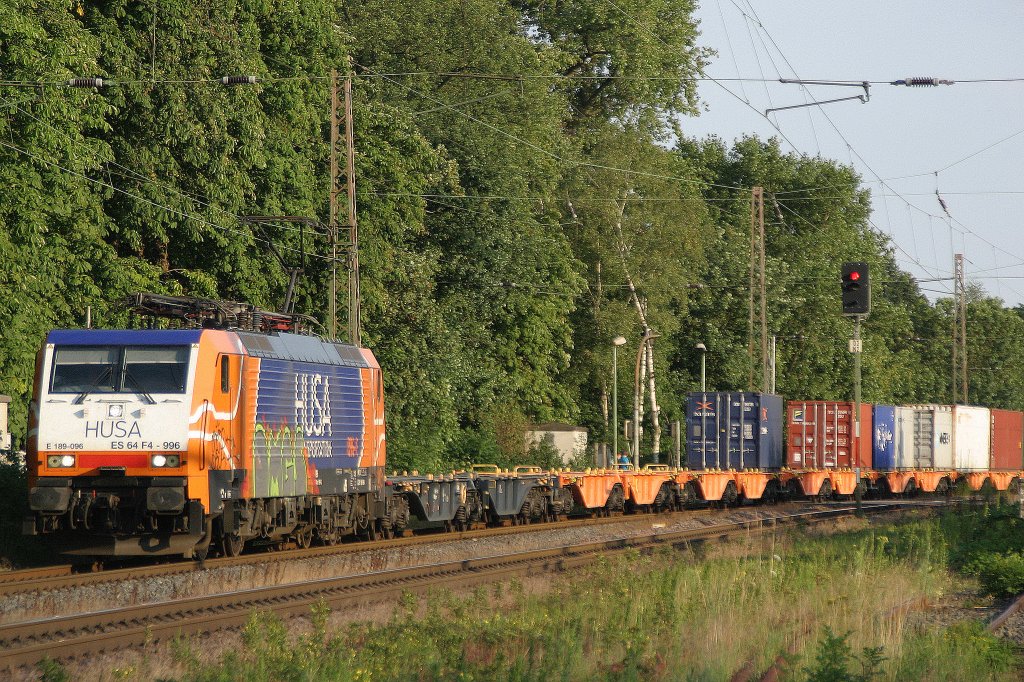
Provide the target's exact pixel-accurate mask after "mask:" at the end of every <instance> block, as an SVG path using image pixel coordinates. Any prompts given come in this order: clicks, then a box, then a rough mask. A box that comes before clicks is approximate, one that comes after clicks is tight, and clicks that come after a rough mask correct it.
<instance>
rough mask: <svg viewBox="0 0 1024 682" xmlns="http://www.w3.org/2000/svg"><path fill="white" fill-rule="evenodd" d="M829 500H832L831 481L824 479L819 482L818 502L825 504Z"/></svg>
mask: <svg viewBox="0 0 1024 682" xmlns="http://www.w3.org/2000/svg"><path fill="white" fill-rule="evenodd" d="M830 499H832V480H831V479H828V478H826V479H825V480H824V481H822V482H821V488H819V489H818V500H819V501H820V502H827V501H828V500H830Z"/></svg>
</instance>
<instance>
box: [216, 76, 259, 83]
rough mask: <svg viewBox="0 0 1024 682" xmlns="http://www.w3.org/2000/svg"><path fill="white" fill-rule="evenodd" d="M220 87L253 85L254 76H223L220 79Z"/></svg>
mask: <svg viewBox="0 0 1024 682" xmlns="http://www.w3.org/2000/svg"><path fill="white" fill-rule="evenodd" d="M220 83H221V85H253V84H254V83H256V76H224V77H223V78H221V79H220Z"/></svg>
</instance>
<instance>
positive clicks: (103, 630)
mask: <svg viewBox="0 0 1024 682" xmlns="http://www.w3.org/2000/svg"><path fill="white" fill-rule="evenodd" d="M921 506H939V505H937V504H931V505H922V504H919V503H917V504H908V503H904V502H893V503H887V504H873V505H865V507H864V510H863V511H864V513H867V514H874V513H882V512H886V511H893V510H897V509H905V508H908V507H921ZM855 512H856V509H855V507H854V506H852V505H848V506H836V507H832V508H828V509H816V510H807V511H797V512H793V513H789V514H783V515H780V516H777V517H773V518H767V519H758V520H754V521H733V522H722V523H713V524H711V525H708V526H705V527H702V528H696V529H687V530H680V531H672V532H658V531H654V532H649V533H646V534H643V535H639V536H635V537H630V538H620V539H617V540H611V541H601V542H588V543H579V544H568V545H564V546H560V547H554V548H550V549H543V550H535V551H528V552H520V553H511V554H500V555H493V556H487V557H481V558H476V559H468V560H460V561H451V562H443V563H434V564H429V565H420V566H415V567H411V568H398V569H391V570H385V571H375V572H370V573H363V574H358V575H349V576H344V577H335V578H326V579H319V580H311V581H306V582H301V583H293V584H288V585H278V586H272V587H264V588H258V589H248V590H240V591H234V592H225V593H222V594H215V595H207V596H202V597H196V598H192V599H184V600H177V601H174V602H171V603H161V604H147V605H141V606H134V607H127V608H119V609H108V610H103V611H97V612H92V613H82V614H76V615H68V616H63V617H57V618H47V619H42V620H35V621H27V622H21V623H14V624H9V625H3V626H0V670H5V669H7V670H14V669H16V668H18V667H21V666H30V665H33V664H35V663H37V662H38V661H40V660H41V659H43V658H45V657H51V658H57V659H73V658H76V657H83V656H91V655H94V654H98V653H103V652H109V651H117V650H121V649H126V648H130V647H134V646H139V645H143V644H149V643H152V642H159V641H167V640H169V639H172V638H174V637H176V636H180V635H195V634H201V633H210V632H216V631H219V630H224V629H227V628H235V627H238V626H241V625H243V624H244V623H245V622H246V621H247V620H248V618H249V617H250V615H251V613H252V612H253V611H271V612H273V613H275V614H277V615H279V616H281V617H288V616H291V615H305V614H308V613H309V610H310V608H311V607H312V606H313V605H315V604H318V603H326V604H327V605H328V606H329V607H331V608H332V609H338V608H341V607H344V606H347V605H353V604H361V605H362V604H366V603H368V602H375V601H378V602H379V601H385V600H388V599H392V598H394V597H397V596H399V595H400V594H402V593H403V592H407V591H409V592H422V591H425V590H427V589H432V588H437V587H445V586H458V587H459V588H460V589H461V588H465V587H471V586H474V585H478V584H482V583H490V582H496V581H501V580H505V579H509V578H512V577H516V576H522V575H527V574H531V575H535V574H537V573H538V572H545V571H557V570H564V569H568V568H574V567H579V566H583V565H586V564H588V563H590V562H592V561H595V560H596V559H597V558H598V557H600V556H602V555H606V554H608V553H612V552H618V551H623V550H627V549H638V550H648V549H651V548H654V547H659V546H678V545H685V544H688V543H696V542H705V541H709V540H715V539H720V538H728V537H730V536H733V535H736V534H750V533H759V532H764V531H770V530H773V529H775V528H778V527H782V526H790V525H795V524H808V523H819V522H823V521H828V520H831V519H836V518H840V517H844V516H850V515H853V514H854V513H855ZM641 518H642V517H641ZM657 518H659V519H660V518H665V517H657ZM559 527H564V524H560V526H559ZM472 533H473V531H471V532H469V533H466V535H467V536H470V535H471V534H472ZM412 539H416V538H410V540H412ZM431 540H436V538H431ZM391 545H392V546H393V545H394V542H392V543H391ZM367 546H368V544H367V543H364V544H362V545H360V548H361V549H364V550H365V549H366V548H367ZM332 549H333V548H332ZM287 554H289V555H291V556H294V555H295V554H296V552H289V553H287Z"/></svg>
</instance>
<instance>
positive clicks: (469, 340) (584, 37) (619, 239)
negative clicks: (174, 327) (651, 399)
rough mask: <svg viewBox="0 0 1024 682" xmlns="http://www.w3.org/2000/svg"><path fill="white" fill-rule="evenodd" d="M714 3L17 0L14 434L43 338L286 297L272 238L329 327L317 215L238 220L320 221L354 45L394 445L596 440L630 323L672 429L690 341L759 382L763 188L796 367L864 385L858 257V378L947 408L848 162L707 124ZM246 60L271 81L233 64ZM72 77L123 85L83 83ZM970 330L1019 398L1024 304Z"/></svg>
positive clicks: (372, 334) (921, 320) (11, 218)
mask: <svg viewBox="0 0 1024 682" xmlns="http://www.w3.org/2000/svg"><path fill="white" fill-rule="evenodd" d="M692 12H693V5H692V4H691V3H689V2H679V1H678V0H672V1H671V2H669V1H668V0H653V1H652V0H643V1H641V0H622V1H621V2H616V3H607V4H602V3H588V2H575V1H573V2H561V3H542V2H533V1H532V0H516V1H515V2H503V1H502V0H460V1H458V2H455V1H454V0H414V1H413V2H407V3H391V2H389V3H384V2H380V0H362V1H348V2H342V3H331V2H326V1H325V0H311V1H309V2H303V3H299V4H296V3H291V2H283V1H282V0H171V1H169V2H160V3H141V4H140V3H132V2H127V1H126V0H105V1H104V2H95V1H92V0H74V1H73V2H71V3H68V2H66V1H61V2H58V1H56V0H12V2H8V3H6V4H5V5H4V6H3V7H0V81H2V83H3V86H2V87H3V90H2V92H0V95H2V97H0V113H2V115H0V228H2V229H0V291H2V292H3V295H2V296H0V329H2V330H3V339H4V342H3V344H2V346H0V392H3V393H9V394H11V395H12V396H13V397H14V402H13V404H12V410H11V423H12V427H11V428H12V431H13V433H14V435H15V441H16V442H23V441H24V437H25V429H26V423H27V411H28V405H29V399H30V390H31V383H32V376H33V366H34V357H35V353H36V351H37V349H38V346H39V343H40V341H41V339H42V338H43V335H44V334H45V332H46V331H47V330H48V329H51V328H54V327H78V326H82V325H83V324H84V322H85V317H86V310H87V309H89V308H91V311H92V319H93V321H94V322H95V323H96V324H98V325H100V326H113V325H119V324H125V323H126V321H127V320H126V318H125V317H124V315H123V314H122V313H120V312H119V311H118V309H117V307H116V303H117V302H118V301H119V300H120V299H121V298H122V297H123V296H124V295H125V294H126V293H129V292H132V291H137V290H152V291H160V292H168V293H185V294H195V295H203V296H220V297H224V298H229V299H241V300H247V301H251V302H253V303H256V304H260V305H264V306H271V307H276V306H277V305H279V302H280V300H281V298H282V296H283V292H284V289H285V286H286V282H287V277H286V276H285V274H284V268H283V266H282V264H281V263H280V262H279V261H278V260H277V258H276V257H275V256H274V255H272V253H271V250H270V247H269V245H270V244H273V245H274V246H275V247H276V248H277V250H278V251H279V252H280V253H281V254H282V255H283V256H284V258H285V260H290V261H291V262H293V263H294V262H296V261H297V259H298V257H299V250H300V246H301V245H304V246H305V248H306V250H307V251H308V256H309V258H308V263H307V265H306V272H305V276H304V277H303V278H302V280H301V281H300V283H299V290H298V300H299V305H298V309H299V311H301V312H304V313H308V314H311V315H314V316H316V317H318V318H319V319H321V320H325V319H326V316H327V308H328V306H327V300H328V289H329V281H330V275H329V273H330V260H329V257H328V256H329V254H330V251H329V249H328V246H327V238H326V235H325V234H323V233H322V232H320V233H315V232H314V231H306V232H300V230H299V229H298V227H297V226H296V225H295V224H283V223H282V224H275V225H271V226H266V227H263V228H260V229H257V228H255V227H253V226H252V225H250V224H248V223H245V222H244V221H242V220H241V219H240V217H241V216H245V215H297V216H306V217H311V218H316V219H318V220H320V221H321V222H324V223H326V222H327V217H328V215H327V213H328V208H327V206H328V201H327V197H328V184H329V174H328V167H329V162H330V151H329V145H328V142H327V141H328V139H329V123H328V122H329V87H330V86H329V81H328V74H329V73H330V71H331V69H339V70H340V71H341V72H345V71H346V69H347V68H348V64H349V60H351V64H352V68H353V69H354V73H355V83H354V91H355V102H354V108H355V125H356V131H355V138H356V141H357V150H358V155H357V159H356V168H357V177H358V188H359V189H358V202H359V219H360V229H361V244H360V247H361V251H360V258H361V263H362V275H363V280H362V292H363V306H364V311H363V317H364V323H365V336H364V341H365V343H366V344H367V345H368V346H370V347H371V348H373V349H374V351H375V352H376V353H377V355H378V357H379V359H380V360H381V363H382V365H383V366H384V369H385V372H386V374H385V376H386V386H387V391H388V419H389V429H390V430H389V440H390V444H391V447H390V452H391V455H392V462H393V464H394V465H395V466H397V467H399V468H406V467H408V468H414V467H415V468H420V469H427V468H439V467H444V466H448V465H451V464H454V463H458V462H462V461H466V460H471V459H479V458H480V457H485V458H486V457H487V456H490V457H496V456H497V453H498V451H503V452H504V454H505V455H506V456H514V455H515V454H516V452H515V451H516V449H517V448H518V447H522V442H523V440H522V438H521V432H520V433H517V431H516V428H515V427H516V425H522V424H526V423H528V422H530V421H550V420H562V421H570V422H576V423H583V424H585V425H587V426H590V427H592V428H593V429H594V434H595V436H596V437H597V438H598V439H603V438H604V437H605V436H606V435H607V433H608V428H609V426H608V424H609V419H610V412H611V410H610V407H609V403H608V401H609V399H610V393H611V391H610V385H611V376H610V365H611V348H612V347H611V343H610V340H611V338H613V337H614V336H616V335H619V334H622V335H624V336H626V338H627V339H629V342H628V343H627V345H626V346H625V347H624V348H623V349H622V350H621V355H622V357H621V358H620V360H621V362H620V363H619V368H620V372H621V375H620V377H619V382H618V383H619V386H620V388H622V389H623V390H620V391H619V399H620V410H619V413H620V415H626V413H627V412H628V411H630V409H629V408H627V406H631V405H632V395H631V394H632V386H633V378H634V377H633V372H634V361H633V358H634V357H635V355H636V351H637V345H638V339H639V337H640V335H641V333H642V331H643V329H644V327H645V325H649V327H650V329H652V330H653V331H654V332H656V333H658V334H660V337H659V338H658V339H657V341H656V342H655V343H654V349H655V351H654V352H655V355H654V360H653V363H652V365H651V366H652V368H653V369H654V373H655V376H656V377H657V380H658V397H659V402H660V403H661V406H662V419H661V423H662V424H663V425H664V424H666V423H667V422H669V421H671V420H673V419H678V418H680V417H681V405H682V401H683V395H684V394H685V392H686V391H687V390H691V389H693V388H694V387H695V385H696V381H697V377H698V376H699V362H700V359H699V356H698V355H697V354H696V353H695V352H694V350H693V348H694V346H695V344H696V343H698V342H701V343H704V344H706V345H707V347H708V348H709V349H710V352H709V353H708V356H707V360H708V376H709V384H710V386H711V387H714V388H722V389H724V388H744V387H746V385H747V382H748V378H749V363H748V360H747V293H748V285H747V282H748V264H749V252H748V250H749V237H748V229H749V201H750V188H751V187H752V186H755V185H757V186H763V187H764V188H765V192H766V208H767V210H766V213H767V216H768V225H767V237H766V244H767V251H768V253H767V279H768V292H769V299H770V300H769V305H768V309H769V332H770V333H771V334H774V335H777V336H778V337H779V339H780V341H779V363H778V369H779V372H778V375H779V382H778V386H779V391H780V392H782V393H784V394H792V395H800V396H806V397H809V398H843V397H847V396H849V395H850V382H849V376H850V358H849V354H848V353H847V352H846V339H847V338H848V336H849V333H850V325H849V323H848V322H847V321H846V320H844V319H843V318H842V317H841V315H839V313H838V310H837V286H836V281H837V273H838V267H839V263H840V262H842V261H843V260H851V259H857V260H866V261H869V262H870V263H871V265H872V267H873V268H874V273H875V274H874V281H875V283H876V289H875V296H874V304H875V305H874V311H873V313H872V315H871V318H870V319H869V320H868V322H867V324H866V327H865V338H866V354H865V357H864V372H865V393H864V395H865V398H866V399H868V400H879V401H899V402H908V401H948V400H949V399H950V395H949V393H950V391H949V388H948V386H949V381H948V378H947V377H948V374H949V372H948V371H947V368H948V367H949V366H950V362H949V359H948V358H949V344H948V342H947V341H946V339H947V338H948V335H949V334H948V330H949V329H950V310H951V308H950V306H949V304H948V302H940V303H939V304H938V305H931V304H929V302H928V300H927V299H926V298H925V297H924V296H923V294H922V293H921V292H920V290H919V289H918V287H917V285H916V284H915V282H914V281H913V280H912V279H911V278H910V277H909V276H908V275H907V274H905V273H903V272H902V271H900V269H899V267H898V266H897V264H896V261H895V259H894V258H893V253H892V250H891V249H890V246H889V244H887V242H886V240H885V239H884V238H883V237H882V236H880V235H879V234H878V233H876V232H874V231H872V230H871V229H870V228H869V223H868V217H869V197H868V194H867V192H866V190H864V189H863V188H862V187H861V185H860V182H859V178H858V177H857V175H856V173H855V172H853V170H852V169H851V168H849V167H846V166H844V165H842V164H839V163H836V162H833V161H829V160H825V159H821V158H808V157H803V156H797V155H792V154H783V153H782V152H781V151H780V148H779V145H778V144H777V143H776V142H775V141H773V140H769V141H764V140H758V139H753V138H750V139H743V140H740V141H738V142H737V143H735V144H734V145H731V146H729V145H726V144H725V143H723V142H722V141H720V140H717V139H707V140H694V139H690V138H687V137H686V136H685V120H686V118H685V117H686V116H693V115H696V114H697V112H698V111H699V102H698V99H697V92H696V88H695V81H694V80H693V76H695V75H697V74H698V73H700V71H701V69H702V68H703V67H704V65H705V63H706V60H707V58H708V56H709V51H708V50H707V49H706V48H704V47H702V46H701V45H700V44H699V31H698V27H697V25H696V23H695V21H694V19H693V16H692ZM231 74H255V75H256V76H258V77H259V81H258V83H257V84H255V85H247V86H236V87H226V86H222V85H221V84H220V81H219V78H220V76H222V75H231ZM73 76H102V77H104V78H105V79H107V80H108V81H109V83H108V85H107V86H105V87H103V88H99V89H79V88H69V87H66V86H65V85H63V83H64V82H65V81H66V79H68V78H70V77H73ZM342 265H343V264H342ZM342 282H344V277H342ZM631 287H632V288H631ZM634 289H635V292H636V293H635V295H634V294H633V293H632V292H633V291H634ZM342 298H344V297H342ZM640 312H643V314H644V319H643V320H641V317H640ZM968 324H969V326H970V338H971V343H972V347H971V348H970V349H969V357H970V358H971V364H972V366H976V367H977V368H978V371H977V372H974V373H973V374H972V377H973V378H972V397H974V399H975V400H976V401H977V402H981V403H984V404H990V405H993V406H1000V407H1011V408H1021V407H1024V398H1022V397H1021V396H1024V390H1021V389H1022V388H1024V362H1022V360H1024V334H1021V333H1019V332H1021V331H1024V320H1022V318H1021V316H1020V315H1019V314H1018V313H1017V312H1016V311H1012V310H1007V309H1006V308H1005V307H1004V306H1003V304H1002V302H1001V301H999V300H996V299H991V298H987V297H986V296H984V295H983V294H982V293H980V292H975V293H974V300H973V301H972V304H971V306H970V319H969V323H968ZM645 437H646V438H647V439H648V443H647V445H646V446H645V447H648V448H649V447H650V445H651V433H650V430H649V431H648V432H646V433H645ZM662 447H663V449H667V447H665V446H664V445H663V446H662Z"/></svg>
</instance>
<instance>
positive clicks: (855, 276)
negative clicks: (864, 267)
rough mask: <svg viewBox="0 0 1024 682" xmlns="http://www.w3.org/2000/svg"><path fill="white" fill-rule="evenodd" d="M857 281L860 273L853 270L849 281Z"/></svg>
mask: <svg viewBox="0 0 1024 682" xmlns="http://www.w3.org/2000/svg"><path fill="white" fill-rule="evenodd" d="M858 279H860V273H859V272H857V271H856V270H854V271H853V272H851V273H850V280H851V281H854V282H856V281H857V280H858Z"/></svg>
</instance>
